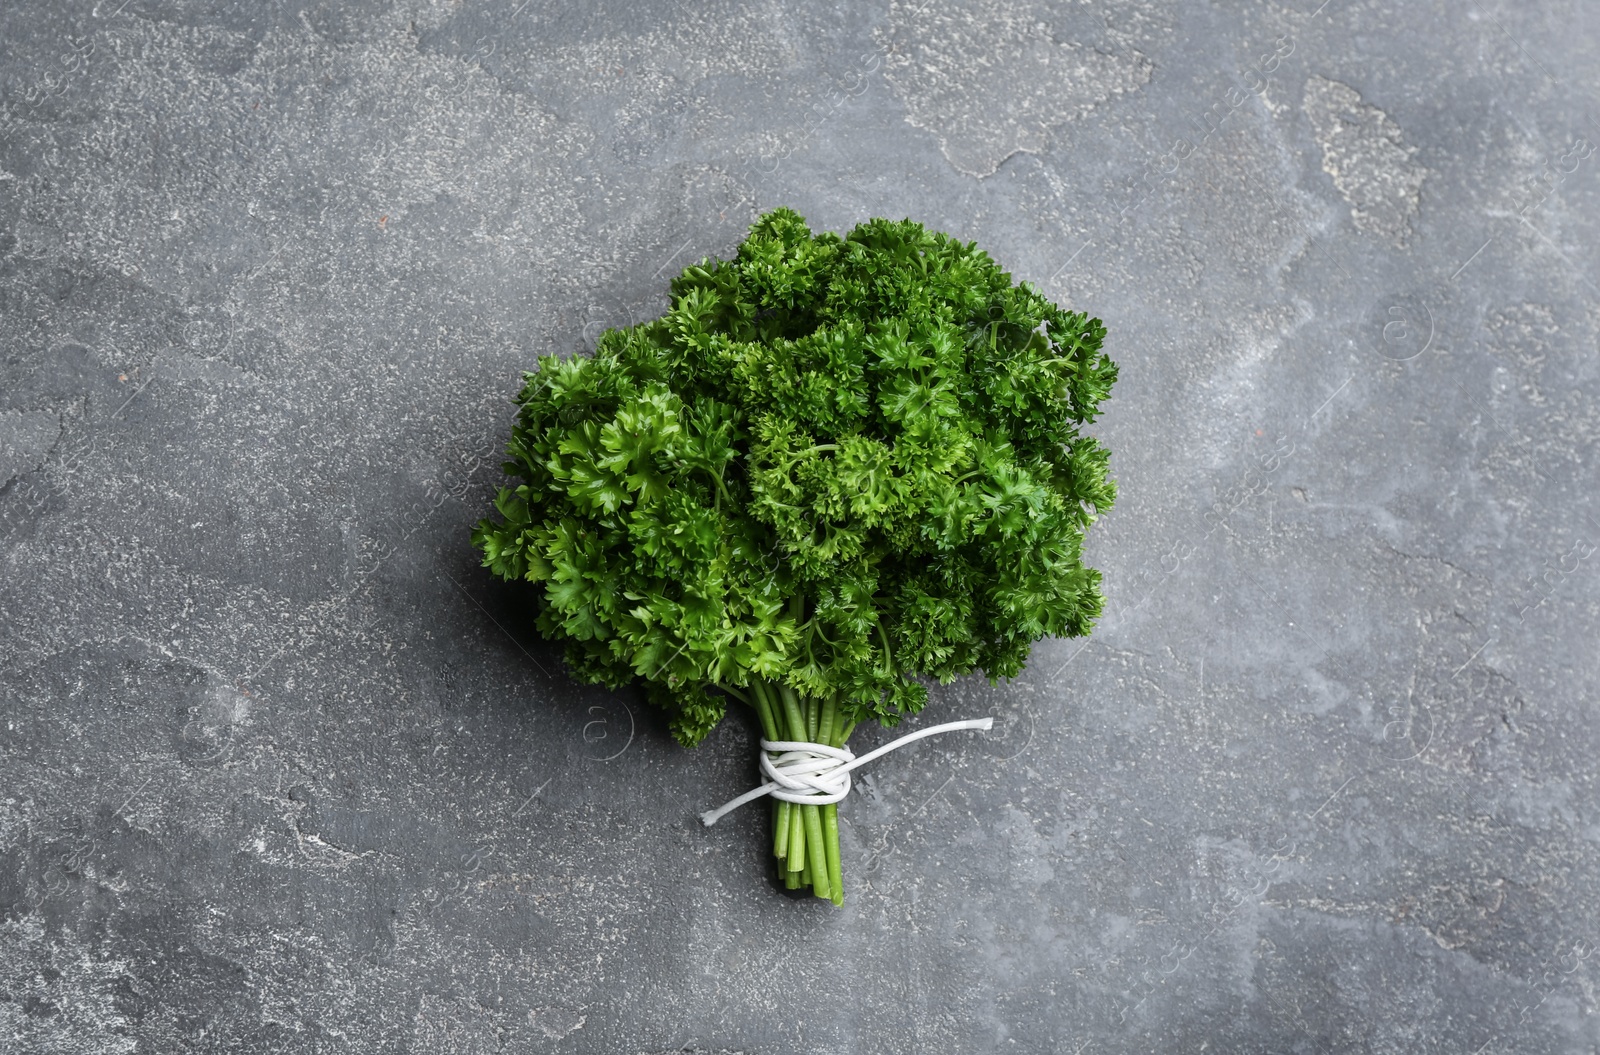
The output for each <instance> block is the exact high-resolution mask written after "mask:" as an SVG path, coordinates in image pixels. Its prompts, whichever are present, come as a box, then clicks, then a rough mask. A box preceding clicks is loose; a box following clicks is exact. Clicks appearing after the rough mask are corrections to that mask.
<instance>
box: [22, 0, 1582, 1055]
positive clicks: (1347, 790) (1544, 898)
mask: <svg viewBox="0 0 1600 1055" xmlns="http://www.w3.org/2000/svg"><path fill="white" fill-rule="evenodd" d="M1597 45H1600V8H1597V7H1596V6H1595V5H1593V4H1585V3H1579V2H1573V0H1568V2H1566V3H1538V4H1521V3H1511V2H1510V0H1472V2H1470V3H1466V4H1453V3H1444V2H1441V0H1434V2H1423V3H1407V4H1393V3H1374V2H1362V0H1328V2H1327V3H1325V4H1322V6H1320V7H1318V6H1317V3H1316V0H1292V2H1282V3H1273V2H1268V3H1261V4H1192V5H1175V4H1154V3H1149V2H1144V0H1111V2H1103V3H1093V4H1091V3H1087V2H1069V0H1059V2H1038V3H1034V2H1030V0H1005V2H1004V3H995V4H975V3H974V4H967V5H962V4H958V3H957V2H956V0H929V2H927V3H922V4H918V3H917V2H915V0H912V2H902V0H893V2H889V0H874V2H872V3H868V4H863V5H849V4H820V3H810V2H800V3H792V4H779V3H739V2H733V0H710V2H707V3H703V4H701V3H695V4H688V3H667V2H655V3H649V2H639V0H629V2H626V3H624V2H621V0H605V2H603V3H598V4H588V5H580V4H571V5H567V6H559V5H553V4H550V3H547V2H545V0H528V2H526V3H522V2H520V0H519V2H516V3H513V2H494V3H479V2H464V0H437V2H428V0H411V2H402V3H376V2H369V3H331V2H320V3H319V2H308V3H304V4H278V3H260V4H227V3H215V2H202V0H126V2H122V0H98V2H96V3H90V2H87V0H85V2H77V3H74V2H45V0H16V2H13V3H7V4H5V5H3V6H0V476H3V477H4V482H3V484H0V487H3V489H0V613H3V626H0V708H3V719H0V1049H3V1050H5V1051H8V1052H10V1051H15V1052H28V1053H34V1052H37V1053H46V1052H49V1053H58V1052H59V1053H67V1052H160V1053H170V1052H188V1051H195V1052H200V1051H208V1052H209V1051H230V1052H275V1051H282V1052H480V1051H481V1052H491V1051H516V1052H524V1051H527V1052H533V1051H538V1052H545V1051H549V1052H597V1053H599V1052H605V1053H611V1052H625V1053H635V1052H664V1051H702V1052H712V1051H718V1052H721V1051H741V1052H763V1053H775V1055H776V1053H802V1052H804V1053H812V1052H828V1053H832V1052H854V1051H863V1052H865V1051H871V1052H882V1053H899V1052H904V1053H913V1052H915V1053H922V1052H968V1051H1002V1052H1005V1051H1018V1052H1073V1053H1080V1052H1154V1051H1183V1052H1250V1053H1254V1052H1260V1053H1267V1052H1273V1053H1284V1052H1293V1053H1300V1055H1314V1053H1330V1052H1346V1051H1363V1052H1434V1051H1438V1052H1475V1053H1490V1052H1519V1053H1546V1052H1549V1053H1555V1052H1560V1053H1592V1052H1595V1051H1596V1050H1600V1016H1597V1015H1596V1013H1595V1012H1596V1006H1597V999H1600V997H1597V994H1596V988H1595V987H1596V982H1597V979H1600V961H1597V959H1596V955H1595V954H1596V952H1597V950H1600V801H1597V788H1596V768H1597V767H1596V761H1595V759H1596V752H1597V748H1600V712H1597V709H1596V707H1595V697H1596V689H1597V686H1600V668H1597V651H1596V649H1595V639H1596V630H1597V628H1600V594H1597V592H1596V589H1595V587H1596V582H1597V575H1596V569H1597V568H1600V559H1596V557H1595V547H1596V546H1597V545H1600V523H1597V520H1600V507H1597V504H1596V500H1595V484H1596V479H1595V462H1596V453H1597V452H1596V443H1597V441H1600V411H1597V409H1596V406H1597V404H1596V397H1597V395H1600V367H1597V364H1596V358H1595V354H1594V350H1595V347H1596V341H1597V336H1600V334H1597V331H1600V288H1597V287H1596V285H1595V282H1596V275H1597V266H1596V265H1597V264H1600V156H1596V152H1595V150H1594V148H1593V146H1591V145H1590V144H1593V143H1596V142H1600V125H1597V124H1596V118H1595V113H1594V111H1593V109H1592V105H1593V100H1594V99H1595V98H1596V87H1597V84H1596V80H1597V77H1600V72H1597V71H1600V65H1597V63H1596V59H1597V57H1600V47H1597ZM778 204H789V205H792V206H794V207H795V208H797V209H798V210H800V211H801V212H802V213H803V214H804V215H806V216H807V217H808V218H809V219H810V220H811V222H812V223H813V225H814V226H815V227H817V228H819V229H831V230H842V229H845V228H848V227H849V226H851V225H852V224H854V223H855V222H857V221H859V220H861V219H864V218H866V217H869V216H876V215H885V216H891V217H900V216H905V215H910V216H913V217H915V218H917V219H919V220H921V221H923V222H925V223H927V224H929V225H931V226H933V227H936V228H939V229H943V230H948V231H951V232H953V233H956V234H959V235H960V236H961V237H963V238H969V239H973V240H976V241H978V242H979V243H980V244H981V245H983V246H984V247H985V248H987V249H989V250H990V252H991V253H992V254H993V255H994V256H995V257H996V258H997V259H999V260H1000V261H1001V262H1002V263H1003V264H1004V265H1005V266H1007V267H1008V268H1010V269H1011V270H1012V271H1013V272H1014V273H1015V275H1016V276H1017V277H1018V278H1019V279H1027V280H1029V281H1032V282H1034V283H1037V284H1039V285H1040V286H1041V287H1042V288H1044V289H1046V290H1047V291H1048V292H1050V293H1051V294H1052V295H1054V296H1056V297H1057V299H1059V300H1061V301H1063V302H1065V303H1067V304H1069V305H1070V306H1072V307H1074V308H1079V309H1084V310H1088V311H1090V312H1092V313H1094V314H1096V315H1098V316H1100V317H1101V318H1102V319H1104V320H1105V322H1106V325H1107V326H1108V328H1109V330H1110V347H1111V348H1112V349H1113V351H1114V354H1115V356H1116V357H1117V359H1118V360H1119V362H1120V363H1121V366H1122V377H1121V380H1120V382H1119V384H1118V388H1117V390H1116V393H1115V398H1114V399H1113V400H1112V402H1111V403H1110V404H1109V408H1108V412H1107V414H1106V415H1105V417H1104V418H1103V419H1102V420H1101V422H1100V424H1099V425H1098V426H1097V428H1098V429H1099V432H1100V434H1101V435H1102V436H1103V437H1104V438H1105V440H1106V442H1107V443H1108V444H1109V445H1110V447H1111V448H1112V450H1113V466H1114V469H1115V472H1116V475H1117V477H1118V479H1119V481H1120V484H1121V488H1122V492H1121V499H1120V502H1119V504H1118V506H1117V508H1116V509H1115V510H1114V511H1113V513H1112V514H1111V515H1110V516H1108V517H1107V518H1105V519H1104V520H1103V521H1102V522H1101V523H1100V524H1099V525H1097V527H1096V528H1095V530H1094V531H1093V532H1092V533H1091V542H1090V549H1089V552H1090V555H1091V558H1092V561H1093V562H1094V563H1095V564H1096V565H1097V566H1098V567H1100V568H1101V569H1102V570H1103V571H1104V573H1105V576H1106V587H1107V592H1108V595H1109V597H1110V604H1109V607H1108V611H1107V613H1106V616H1105V618H1104V619H1103V621H1102V623H1101V625H1100V627H1099V628H1098V630H1097V631H1096V633H1095V634H1094V635H1093V637H1092V638H1089V639H1083V640H1074V641H1050V642H1043V643H1041V644H1040V645H1039V646H1038V647H1037V648H1036V650H1035V653H1034V658H1033V660H1032V662H1031V664H1030V667H1029V669H1028V670H1027V671H1026V672H1025V673H1024V674H1023V675H1022V676H1021V677H1019V678H1018V679H1016V680H1015V681H1013V682H1011V683H1008V684H1002V685H999V686H993V687H991V686H990V685H988V683H987V682H986V681H985V680H984V679H983V678H982V677H981V676H979V677H974V678H971V679H968V680H966V681H963V682H958V683H956V684H954V685H951V686H948V687H946V688H943V689H939V690H936V692H935V694H934V699H933V702H932V703H931V704H930V706H929V709H928V711H927V712H925V718H924V719H923V720H925V721H932V720H935V719H939V720H948V719H953V718H957V717H970V716H977V715H982V714H993V715H995V716H996V718H997V721H998V725H997V728H996V731H995V732H994V733H993V734H991V735H987V736H984V735H976V734H972V735H969V734H962V735H960V736H953V737H949V738H945V739H942V740H935V741H929V742H925V743H923V744H920V745H918V746H917V747H915V748H912V749H909V750H907V751H904V752H900V753H897V754H895V755H892V756H890V757H887V758H885V759H883V760H881V761H879V762H878V763H876V764H874V765H873V766H872V767H871V769H870V772H868V773H867V774H866V776H865V777H864V779H863V780H862V781H861V783H860V786H859V791H858V793H857V794H856V795H855V796H853V797H852V799H851V800H850V801H849V802H848V803H847V804H846V806H845V808H844V809H843V811H842V817H843V825H842V828H843V831H842V840H843V844H844V857H845V869H846V882H847V887H848V898H849V900H848V903H847V905H846V907H845V908H844V909H842V910H838V911H835V910H833V909H832V908H830V907H829V906H827V905H824V904H821V903H816V902H810V901H798V902H797V901H791V900H789V899H787V898H785V897H783V896H781V895H780V894H779V893H778V892H776V891H775V890H774V889H773V888H772V886H771V885H770V884H769V882H768V881H767V879H766V876H765V872H764V869H765V856H764V854H765V844H766V831H765V824H764V822H763V819H762V818H761V817H760V816H759V815H758V812H757V811H753V810H751V811H746V812H745V813H742V814H736V815H735V817H734V818H733V819H731V820H730V821H727V822H724V823H723V824H722V825H719V826H718V827H716V828H714V829H710V830H706V829H703V828H701V827H700V826H698V824H697V823H696V822H695V821H694V814H695V812H696V811H698V810H700V809H704V808H706V807H708V806H711V805H714V804H717V803H720V802H722V801H723V800H725V799H726V798H727V797H729V796H731V795H732V794H734V793H736V792H737V791H739V790H742V789H743V788H745V787H746V786H748V784H749V782H750V780H751V779H752V774H753V754H752V750H753V738H754V732H753V726H752V724H751V723H750V722H748V721H745V720H743V719H742V718H741V719H739V720H735V721H730V722H729V723H727V724H726V725H725V726H724V727H723V728H722V729H721V730H719V732H718V733H716V734H715V735H714V736H713V737H712V738H711V740H710V741H708V742H707V743H706V744H705V745H704V746H703V747H702V748H701V749H699V750H697V751H695V752H686V751H684V750H682V749H680V748H678V747H676V746H675V745H674V744H673V743H672V742H671V741H670V739H669V738H668V736H667V735H666V732H665V730H664V728H663V726H662V723H660V722H659V721H657V720H656V718H655V717H654V716H653V714H652V713H650V712H649V711H647V710H646V709H645V708H644V707H643V706H642V705H641V704H642V700H641V698H640V696H639V695H638V694H636V693H632V692H623V693H609V692H606V691H603V690H601V689H597V688H591V687H586V686H581V685H577V684H574V683H572V682H571V681H570V680H568V679H567V678H566V677H565V676H564V675H563V674H562V672H561V670H560V668H559V665H558V661H557V657H556V654H555V652H554V650H553V649H552V648H551V647H550V646H549V645H547V644H546V643H544V642H543V641H541V640H540V639H539V638H538V637H537V635H535V634H533V633H532V632H531V630H530V628H529V626H528V624H527V620H526V616H525V614H524V612H523V609H522V606H521V600H520V598H519V594H518V593H517V592H516V591H515V590H512V589H509V588H505V587H502V586H500V585H497V584H495V583H493V582H491V581H490V580H489V579H488V578H487V577H486V574H485V573H484V572H482V571H481V570H480V569H478V567H477V565H476V561H475V559H474V554H473V552H472V550H471V548H470V546H469V543H468V530H469V527H470V525H471V524H472V523H473V522H474V521H475V520H476V519H477V518H478V517H479V516H481V515H483V513H484V512H485V510H486V509H487V506H488V500H489V497H490V495H491V493H492V490H493V488H494V487H495V486H496V483H497V480H496V477H497V476H498V461H499V451H500V448H501V445H502V444H503V442H504V440H505V436H506V430H507V425H508V422H509V409H510V407H509V398H510V397H511V396H512V395H513V394H514V391H515V386H516V379H517V375H518V373H519V371H520V370H522V369H523V368H525V367H527V366H528V365H530V364H531V362H532V360H533V357H534V356H535V355H536V354H539V353H541V352H545V351H548V350H552V349H553V350H556V351H560V352H563V353H574V352H581V351H582V349H583V348H585V347H588V346H592V344H593V341H594V338H595V337H596V336H597V335H598V334H599V332H600V331H601V330H602V329H603V328H604V327H606V326H609V325H614V324H619V323H625V322H628V321H631V320H636V319H643V318H645V317H648V316H649V315H651V314H653V313H655V312H657V311H659V310H660V308H661V307H662V305H663V303H664V290H665V278H666V276H667V275H668V274H669V273H671V272H672V271H673V270H674V269H676V268H677V267H680V266H682V264H684V263H685V262H687V261H689V260H692V259H696V258H698V257H700V256H703V255H708V254H710V255H722V254H726V253H728V252H729V251H730V250H731V249H732V247H733V246H734V245H735V244H736V243H737V241H738V239H739V237H740V235H741V233H742V231H743V230H744V228H745V227H746V226H747V225H748V223H749V222H750V220H751V218H752V217H753V216H754V215H756V213H757V212H758V211H760V210H762V209H765V208H769V207H772V206H774V205H778ZM883 738H884V737H883V734H881V732H877V731H871V732H868V731H863V732H862V733H861V734H859V736H858V740H859V743H860V744H861V745H871V744H873V743H875V742H878V741H880V740H881V739H883Z"/></svg>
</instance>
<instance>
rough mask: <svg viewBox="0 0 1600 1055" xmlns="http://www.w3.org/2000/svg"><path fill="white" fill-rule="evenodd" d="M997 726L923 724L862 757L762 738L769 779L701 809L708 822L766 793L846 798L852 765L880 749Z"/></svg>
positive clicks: (982, 721) (822, 801)
mask: <svg viewBox="0 0 1600 1055" xmlns="http://www.w3.org/2000/svg"><path fill="white" fill-rule="evenodd" d="M992 728H994V719H993V718H969V719H967V720H966V721H962V722H945V723H944V724H943V725H932V726H929V727H928V728H926V729H918V730H917V731H916V732H914V733H907V734H906V735H905V736H902V737H901V738H900V739H898V740H891V741H890V742H889V743H887V744H884V745H883V746H882V747H880V748H877V749H876V750H873V751H868V752H867V753H866V754H864V755H862V756H861V757H860V758H857V757H856V756H855V755H854V754H853V753H852V752H851V750H850V749H849V748H848V747H829V746H828V745H827V744H814V743H810V742H809V741H805V740H768V739H766V738H762V741H761V772H762V774H763V775H764V776H766V777H767V778H768V780H767V783H765V784H763V785H761V786H760V787H759V788H752V789H751V790H749V791H747V792H745V793H744V794H743V795H740V796H739V797H738V798H736V799H733V800H731V801H730V802H728V803H726V804H724V805H722V806H719V807H718V808H717V809H714V810H707V811H706V812H704V813H702V814H701V815H700V821H701V823H702V824H704V825H705V826H706V827H707V828H709V827H711V826H712V825H713V824H715V823H717V822H718V821H720V820H721V819H722V818H723V817H726V816H727V815H728V814H730V813H732V812H733V811H734V810H736V809H738V808H739V807H740V806H743V805H744V804H745V803H747V802H754V801H755V800H756V799H759V798H760V797H761V796H763V795H771V796H772V797H773V798H775V799H782V800H783V801H784V802H805V803H812V804H815V805H826V804H827V803H830V802H841V801H843V799H844V797H845V796H846V795H848V794H850V771H851V770H852V769H854V768H856V767H857V766H864V765H866V764H867V763H868V762H871V761H872V760H873V759H874V758H877V757H878V756H879V755H886V754H888V753H889V752H890V751H894V750H898V749H899V748H902V747H904V746H906V745H907V744H909V743H911V741H913V740H921V739H922V738H923V737H925V736H936V735H938V734H939V733H953V732H955V731H956V730H958V729H992Z"/></svg>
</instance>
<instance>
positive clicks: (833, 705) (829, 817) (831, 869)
mask: <svg viewBox="0 0 1600 1055" xmlns="http://www.w3.org/2000/svg"><path fill="white" fill-rule="evenodd" d="M839 724H840V723H839V703H838V700H837V699H835V698H834V697H833V696H829V697H828V698H827V699H826V700H824V701H823V703H822V729H823V733H822V743H825V744H827V745H828V746H830V747H843V746H844V738H843V737H841V736H837V735H835V734H836V733H837V732H838V731H839ZM822 847H823V850H824V851H825V852H826V855H827V861H828V892H829V893H830V894H831V895H832V901H833V903H834V904H835V905H843V904H844V871H843V869H842V868H841V866H840V863H839V804H838V803H837V802H830V803H828V804H827V805H826V806H824V807H822Z"/></svg>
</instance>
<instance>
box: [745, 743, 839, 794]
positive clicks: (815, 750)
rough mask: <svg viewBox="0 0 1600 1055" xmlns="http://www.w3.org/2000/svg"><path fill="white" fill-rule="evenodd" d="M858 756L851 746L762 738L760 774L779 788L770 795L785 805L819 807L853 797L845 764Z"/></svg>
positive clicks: (770, 792)
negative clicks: (810, 804)
mask: <svg viewBox="0 0 1600 1055" xmlns="http://www.w3.org/2000/svg"><path fill="white" fill-rule="evenodd" d="M855 757H856V756H855V752H854V751H851V750H850V749H849V748H848V747H829V746H828V745H827V744H814V743H810V742H808V741H803V740H767V739H765V738H763V739H762V741H761V772H762V773H763V774H764V775H765V776H766V778H767V779H768V780H770V781H772V782H773V783H774V784H777V785H778V787H777V788H776V789H774V790H772V791H769V792H768V793H767V794H769V795H771V796H772V797H773V798H775V799H782V800H783V801H785V802H811V803H815V804H817V805H818V806H824V805H827V804H828V803H830V802H843V801H844V797H845V796H846V795H848V794H850V770H848V769H846V768H845V765H846V763H849V762H853V761H855Z"/></svg>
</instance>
